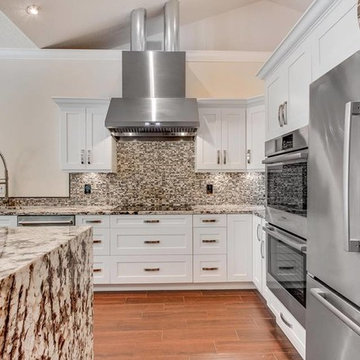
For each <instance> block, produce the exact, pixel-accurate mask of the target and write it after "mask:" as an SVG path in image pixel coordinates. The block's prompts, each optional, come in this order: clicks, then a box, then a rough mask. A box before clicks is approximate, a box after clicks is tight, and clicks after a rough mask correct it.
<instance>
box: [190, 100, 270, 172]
mask: <svg viewBox="0 0 360 360" xmlns="http://www.w3.org/2000/svg"><path fill="white" fill-rule="evenodd" d="M261 103H263V99H262V98H260V99H257V101H255V102H252V103H251V104H253V105H250V102H248V101H247V100H238V101H236V100H234V101H231V100H200V101H199V114H200V128H199V130H198V134H197V139H196V170H197V171H228V172H240V171H247V170H260V171H262V170H263V167H262V164H261V161H262V160H263V158H264V137H265V133H264V121H265V119H264V109H263V108H262V109H260V108H259V104H261ZM260 106H261V105H260ZM260 158H261V160H260Z"/></svg>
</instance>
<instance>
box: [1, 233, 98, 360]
mask: <svg viewBox="0 0 360 360" xmlns="http://www.w3.org/2000/svg"><path fill="white" fill-rule="evenodd" d="M92 305H93V290H92V230H91V228H84V227H82V228H79V227H61V228H59V227H53V228H0V359H2V360H13V359H18V360H33V359H34V360H35V359H36V360H37V359H44V360H45V359H46V360H62V359H67V360H79V359H86V360H88V359H89V360H91V359H93V334H92V321H93V310H92V309H93V308H92Z"/></svg>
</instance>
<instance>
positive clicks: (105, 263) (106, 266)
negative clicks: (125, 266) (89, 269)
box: [93, 256, 110, 285]
mask: <svg viewBox="0 0 360 360" xmlns="http://www.w3.org/2000/svg"><path fill="white" fill-rule="evenodd" d="M93 274H94V278H93V279H94V284H95V285H96V284H110V261H109V257H108V256H94V263H93Z"/></svg>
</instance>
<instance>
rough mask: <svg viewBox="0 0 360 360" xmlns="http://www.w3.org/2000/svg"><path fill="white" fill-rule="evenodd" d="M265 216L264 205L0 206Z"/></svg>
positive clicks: (40, 211) (21, 211)
mask: <svg viewBox="0 0 360 360" xmlns="http://www.w3.org/2000/svg"><path fill="white" fill-rule="evenodd" d="M251 213H254V214H255V215H257V216H260V217H264V215H265V207H264V206H263V205H248V204H242V205H194V206H188V205H177V206H155V207H149V206H137V207H130V208H126V207H121V206H84V205H81V206H71V207H56V206H51V207H44V206H24V207H14V208H7V207H0V215H125V214H129V215H131V214H137V215H197V214H251Z"/></svg>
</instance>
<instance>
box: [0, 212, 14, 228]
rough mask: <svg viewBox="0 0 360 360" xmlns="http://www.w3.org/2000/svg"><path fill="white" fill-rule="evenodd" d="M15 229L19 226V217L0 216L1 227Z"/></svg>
mask: <svg viewBox="0 0 360 360" xmlns="http://www.w3.org/2000/svg"><path fill="white" fill-rule="evenodd" d="M2 226H5V227H15V226H17V216H13V215H4V216H0V227H2Z"/></svg>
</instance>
